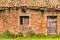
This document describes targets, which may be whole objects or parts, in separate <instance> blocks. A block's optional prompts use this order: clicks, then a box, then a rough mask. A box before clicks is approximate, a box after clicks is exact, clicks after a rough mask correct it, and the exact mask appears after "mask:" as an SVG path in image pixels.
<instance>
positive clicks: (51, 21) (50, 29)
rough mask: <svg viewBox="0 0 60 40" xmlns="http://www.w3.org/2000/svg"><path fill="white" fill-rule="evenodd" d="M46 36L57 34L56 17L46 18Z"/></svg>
mask: <svg viewBox="0 0 60 40" xmlns="http://www.w3.org/2000/svg"><path fill="white" fill-rule="evenodd" d="M47 34H57V16H47Z"/></svg>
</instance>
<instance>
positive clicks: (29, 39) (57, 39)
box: [0, 38, 60, 40]
mask: <svg viewBox="0 0 60 40" xmlns="http://www.w3.org/2000/svg"><path fill="white" fill-rule="evenodd" d="M0 40H60V38H11V39H10V38H0Z"/></svg>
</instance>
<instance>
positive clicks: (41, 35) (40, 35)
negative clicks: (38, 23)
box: [37, 33, 47, 38]
mask: <svg viewBox="0 0 60 40" xmlns="http://www.w3.org/2000/svg"><path fill="white" fill-rule="evenodd" d="M37 37H40V38H43V37H47V36H46V35H44V34H43V33H41V34H38V35H37Z"/></svg>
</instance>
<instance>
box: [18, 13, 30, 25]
mask: <svg viewBox="0 0 60 40" xmlns="http://www.w3.org/2000/svg"><path fill="white" fill-rule="evenodd" d="M20 16H29V24H28V26H31V23H30V16H31V14H20V15H19V17H18V26H24V25H21V24H20Z"/></svg>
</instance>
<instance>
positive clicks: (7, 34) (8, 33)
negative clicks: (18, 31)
mask: <svg viewBox="0 0 60 40" xmlns="http://www.w3.org/2000/svg"><path fill="white" fill-rule="evenodd" d="M0 37H3V38H14V37H15V35H14V34H13V33H11V32H10V31H9V30H6V31H5V32H4V33H3V34H0Z"/></svg>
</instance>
